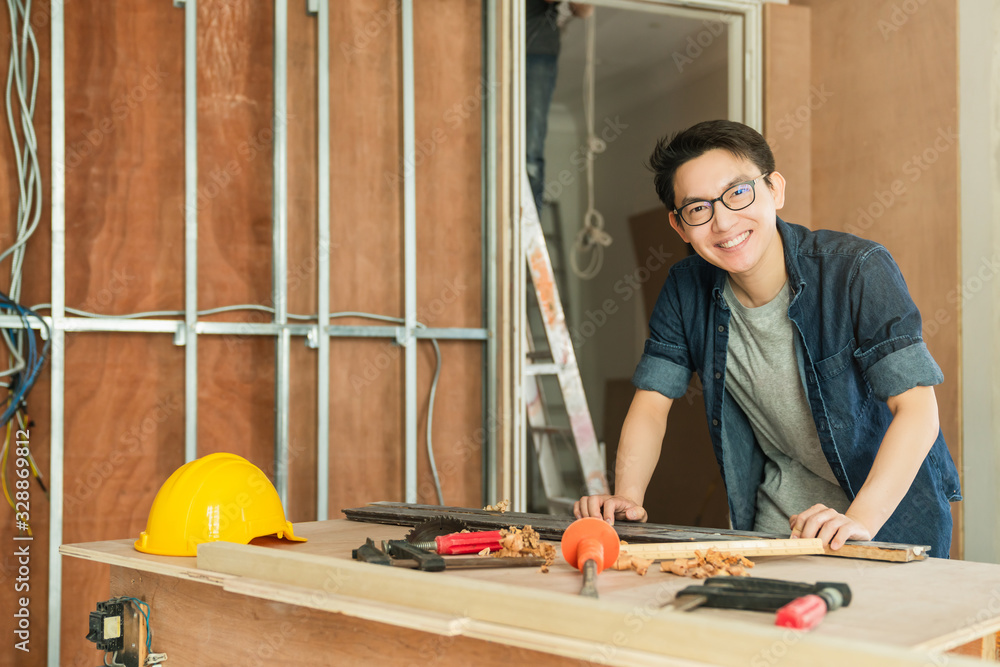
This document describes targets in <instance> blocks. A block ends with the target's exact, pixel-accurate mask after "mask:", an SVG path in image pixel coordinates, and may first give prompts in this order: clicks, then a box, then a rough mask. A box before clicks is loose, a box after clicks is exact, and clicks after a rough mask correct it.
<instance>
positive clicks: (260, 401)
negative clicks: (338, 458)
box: [182, 335, 274, 479]
mask: <svg viewBox="0 0 1000 667" xmlns="http://www.w3.org/2000/svg"><path fill="white" fill-rule="evenodd" d="M182 366H183V364H182ZM213 452H231V453H233V454H239V455H240V456H243V457H245V458H247V459H248V460H250V461H251V462H253V463H254V464H255V465H257V466H258V467H260V468H261V470H263V471H264V472H265V473H267V475H268V477H271V478H272V479H273V473H274V339H273V338H272V337H270V336H241V335H223V336H204V337H200V338H199V339H198V456H204V455H205V454H211V453H213Z"/></svg>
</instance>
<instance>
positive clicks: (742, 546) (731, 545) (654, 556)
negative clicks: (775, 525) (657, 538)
mask: <svg viewBox="0 0 1000 667" xmlns="http://www.w3.org/2000/svg"><path fill="white" fill-rule="evenodd" d="M709 549H715V550H716V551H733V552H736V553H738V554H739V555H741V556H747V557H751V556H754V557H756V556H794V555H818V554H822V553H823V541H822V540H820V539H819V538H818V537H812V538H806V539H795V540H792V539H787V540H782V539H773V540H771V539H768V540H726V541H723V540H719V541H706V542H658V543H653V544H645V543H644V544H623V545H622V549H621V552H622V553H623V554H630V555H632V556H638V557H640V558H645V559H647V560H670V559H674V558H694V556H695V553H694V552H695V551H700V552H701V553H702V554H704V553H705V552H706V551H708V550H709Z"/></svg>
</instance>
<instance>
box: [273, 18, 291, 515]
mask: <svg viewBox="0 0 1000 667" xmlns="http://www.w3.org/2000/svg"><path fill="white" fill-rule="evenodd" d="M272 130H273V132H274V181H273V183H274V196H273V200H272V201H273V204H272V206H273V228H272V231H273V242H272V243H273V245H272V248H271V250H272V255H273V260H272V274H273V278H272V286H273V287H272V290H273V291H272V300H273V301H274V323H275V324H276V325H278V326H279V327H281V331H280V332H279V333H278V340H277V341H276V349H275V417H274V487H275V489H277V491H278V497H279V498H280V499H281V504H282V505H284V506H286V507H287V505H288V409H289V384H290V377H289V374H290V370H289V356H290V354H291V339H290V337H289V333H288V329H287V328H286V325H287V324H288V0H274V121H273V128H272Z"/></svg>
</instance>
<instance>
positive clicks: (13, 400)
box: [0, 292, 52, 535]
mask: <svg viewBox="0 0 1000 667" xmlns="http://www.w3.org/2000/svg"><path fill="white" fill-rule="evenodd" d="M0 311H3V312H4V313H5V314H7V313H8V311H9V312H10V313H11V314H17V315H18V316H19V318H20V320H21V327H20V328H17V329H0V338H2V339H3V341H4V343H5V344H6V345H7V348H8V351H9V352H10V357H11V368H9V369H7V370H6V371H3V372H0V376H6V377H9V378H10V379H9V381H8V382H7V383H6V385H7V397H6V398H5V399H4V401H3V403H2V405H3V406H4V410H3V413H2V414H0V428H3V427H4V426H6V427H7V428H6V435H5V437H4V442H3V450H2V453H0V482H2V486H3V494H4V498H6V500H7V503H8V504H9V505H10V507H11V509H13V510H14V511H15V513H16V512H17V511H18V510H17V506H16V504H15V502H14V498H13V497H12V496H11V493H10V489H9V488H8V485H7V459H8V458H9V456H10V448H11V431H12V430H13V428H12V427H13V424H14V418H15V417H16V418H17V423H18V426H19V428H20V429H25V428H30V425H31V420H30V418H29V417H28V407H27V396H28V392H30V391H31V388H32V387H33V386H34V385H35V381H36V380H37V379H38V374H39V373H40V372H41V370H42V366H44V365H45V358H46V357H47V356H48V352H49V346H50V345H51V341H52V337H51V336H50V335H49V333H50V332H49V325H48V323H47V322H46V321H45V320H44V319H43V318H42V317H41V316H40V315H39V314H38V313H36V312H35V311H33V310H31V309H30V308H25V307H24V306H22V305H20V304H18V303H16V302H14V301H13V300H11V298H10V297H8V296H7V295H6V294H3V293H2V292H0ZM29 318H34V320H35V321H36V322H37V323H38V326H39V327H40V328H41V329H42V330H43V331H44V332H45V333H44V334H43V335H42V338H43V339H44V341H45V342H44V344H43V345H42V346H41V349H39V345H38V342H37V341H36V340H35V336H36V332H35V330H34V329H33V328H32V325H31V322H30V321H29ZM15 442H17V443H18V445H19V448H20V447H21V446H22V445H24V449H27V450H28V451H27V456H25V459H27V462H28V467H29V469H30V470H31V474H32V475H33V476H34V477H35V479H36V480H38V483H39V485H40V486H41V487H42V490H43V491H44V492H45V494H46V495H48V489H47V488H46V487H45V481H44V480H43V479H42V476H41V473H39V471H38V466H37V465H36V464H35V460H34V457H33V456H32V455H31V450H30V449H28V447H27V446H26V445H27V439H25V440H20V439H19V438H15ZM24 525H25V526H26V528H25V530H26V532H27V533H28V534H29V535H30V534H31V526H30V525H29V524H28V522H27V521H25V522H24Z"/></svg>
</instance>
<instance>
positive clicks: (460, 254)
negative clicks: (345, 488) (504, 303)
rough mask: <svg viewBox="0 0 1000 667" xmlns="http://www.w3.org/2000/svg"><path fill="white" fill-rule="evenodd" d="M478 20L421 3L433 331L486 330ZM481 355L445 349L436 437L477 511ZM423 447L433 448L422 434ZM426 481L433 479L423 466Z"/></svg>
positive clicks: (422, 306) (426, 310)
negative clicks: (445, 327)
mask: <svg viewBox="0 0 1000 667" xmlns="http://www.w3.org/2000/svg"><path fill="white" fill-rule="evenodd" d="M481 21H482V6H481V3H480V2H478V1H475V0H463V1H462V2H454V1H448V0H435V1H433V2H421V3H417V4H416V6H415V12H414V42H415V44H414V50H415V53H416V55H415V58H414V72H415V90H416V103H415V104H416V109H417V113H416V129H415V135H416V140H417V158H416V159H415V160H414V163H415V164H414V167H415V168H414V169H412V170H411V173H412V175H413V177H414V178H415V179H416V186H417V294H418V298H417V303H418V307H417V311H418V314H419V315H418V317H419V319H420V320H421V321H422V322H424V323H425V324H427V325H428V326H432V327H443V326H463V327H480V326H482V323H483V299H482V294H483V284H482V261H483V260H482V258H483V254H482V245H483V235H482V208H481V207H482V196H481V193H482V169H481V164H482V114H483V104H484V100H485V97H486V95H488V94H491V93H492V92H494V91H491V90H489V89H488V87H487V86H486V83H485V81H484V79H483V74H482V43H481V39H480V35H481V33H482V26H481ZM421 347H422V348H423V349H422V354H421V360H422V363H421V365H420V370H419V371H418V375H419V377H420V387H421V397H422V398H421V406H423V405H424V404H425V403H426V399H425V398H424V393H423V392H426V391H427V389H426V388H427V387H429V384H430V380H431V378H432V376H433V368H434V366H433V363H434V362H433V357H434V355H433V350H432V348H431V346H430V345H429V344H425V345H422V346H421ZM483 351H484V344H483V343H480V342H458V341H455V342H448V343H442V344H441V353H442V357H443V367H442V375H441V382H440V384H439V386H438V395H437V400H436V410H435V413H434V422H433V426H434V433H433V434H432V439H433V441H434V442H435V451H436V452H437V459H438V472H439V475H441V476H442V479H441V485H442V489H443V491H444V493H445V494H446V495H445V500H446V501H447V502H448V503H456V504H461V505H472V506H479V505H478V504H479V503H480V502H481V500H482V491H481V488H482V485H481V478H482V454H483V451H482V445H483V434H482V432H481V429H482V400H483V395H482V383H483V372H484V370H485V367H484V354H483ZM421 412H422V414H423V407H421ZM420 443H421V448H425V447H426V435H425V429H424V428H423V427H422V428H421V429H420ZM445 468H447V469H448V470H449V471H451V474H448V475H445V474H444V470H445ZM419 475H420V477H421V479H422V480H425V479H426V480H429V479H430V471H429V469H428V468H425V467H424V466H421V468H420V471H419ZM446 478H451V479H446ZM428 490H429V489H428V488H427V487H426V485H425V484H423V483H421V484H420V485H419V491H420V493H419V500H420V501H421V502H437V500H436V498H437V496H436V494H434V493H429V494H428V493H426V491H428ZM499 500H501V498H496V499H493V500H491V502H496V501H499Z"/></svg>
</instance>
